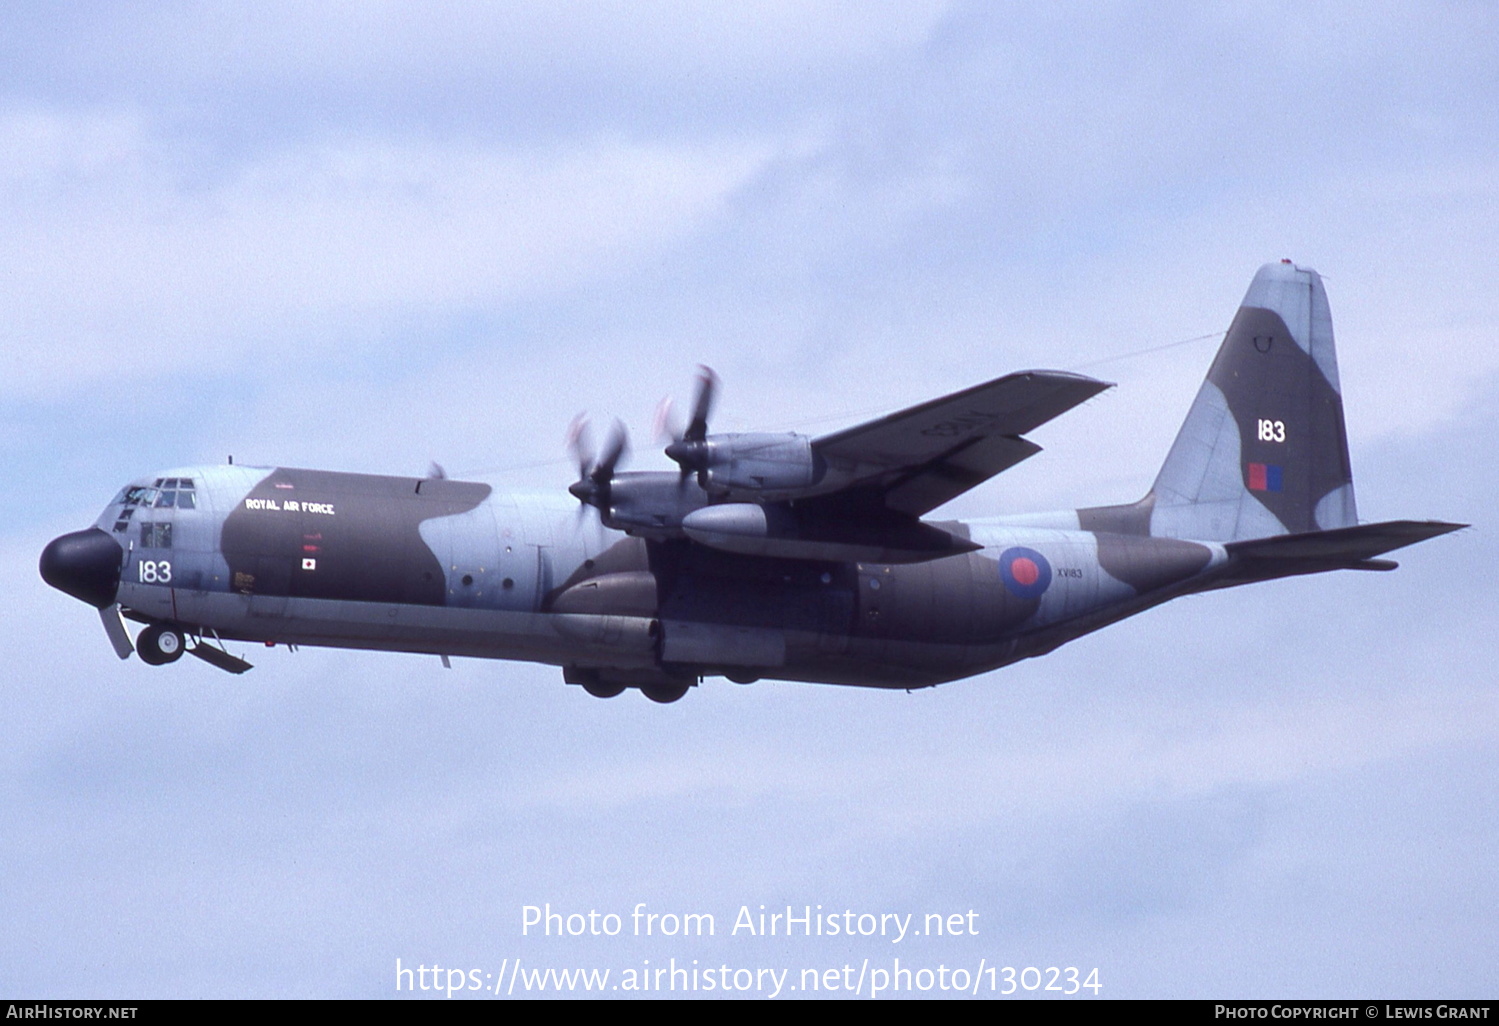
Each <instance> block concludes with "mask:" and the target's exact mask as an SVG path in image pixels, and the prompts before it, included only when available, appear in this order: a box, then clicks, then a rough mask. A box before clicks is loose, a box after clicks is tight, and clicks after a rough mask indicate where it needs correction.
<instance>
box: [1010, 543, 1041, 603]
mask: <svg viewBox="0 0 1499 1026" xmlns="http://www.w3.org/2000/svg"><path fill="white" fill-rule="evenodd" d="M999 576H1000V577H1001V578H1002V579H1003V580H1004V582H1005V587H1006V588H1008V589H1009V591H1010V594H1011V595H1014V596H1015V597H1016V598H1022V599H1038V598H1040V597H1041V596H1042V595H1044V594H1045V593H1046V589H1047V588H1049V587H1051V564H1050V563H1048V562H1047V561H1046V557H1045V556H1043V555H1041V553H1039V552H1037V551H1036V550H1035V549H1027V548H1022V547H1020V546H1018V545H1017V546H1016V547H1015V548H1013V549H1005V550H1004V552H1003V553H1001V555H1000V557H999Z"/></svg>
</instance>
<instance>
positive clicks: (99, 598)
mask: <svg viewBox="0 0 1499 1026" xmlns="http://www.w3.org/2000/svg"><path fill="white" fill-rule="evenodd" d="M124 562H125V551H124V550H123V549H121V548H120V545H119V543H118V542H116V541H115V540H114V539H113V538H111V537H110V536H109V535H107V534H105V533H104V532H103V531H101V530H99V529H98V528H97V527H90V528H89V529H88V530H87V531H74V532H73V533H72V534H65V535H63V536H62V537H60V538H53V539H52V541H51V542H50V543H49V544H48V545H47V547H46V548H45V549H43V550H42V559H41V563H40V565H39V569H40V570H41V572H42V580H44V581H46V582H47V583H48V584H50V585H52V587H54V588H56V589H57V590H58V591H64V592H67V593H68V594H69V595H72V596H73V597H74V598H75V599H80V600H82V601H84V602H87V603H88V604H89V605H91V606H97V607H99V608H100V609H103V608H104V607H105V606H108V605H110V604H111V603H113V602H114V600H115V592H117V591H119V589H120V567H121V565H122V564H123V563H124Z"/></svg>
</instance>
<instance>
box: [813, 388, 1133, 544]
mask: <svg viewBox="0 0 1499 1026" xmlns="http://www.w3.org/2000/svg"><path fill="white" fill-rule="evenodd" d="M1112 387H1113V385H1112V384H1110V383H1109V382H1105V381H1099V380H1097V379H1096V378H1090V377H1087V376H1085V375H1082V374H1071V373H1068V372H1066V371H1046V370H1033V371H1020V372H1019V373H1016V374H1006V375H1005V376H1004V377H1002V378H996V379H995V380H993V381H990V382H988V383H986V384H982V385H975V386H974V387H973V388H968V389H964V390H963V391H961V392H954V393H953V394H952V395H949V396H944V397H942V398H941V399H933V400H931V401H930V402H925V403H921V404H919V405H917V406H912V407H909V408H907V409H904V410H901V411H899V412H897V413H892V414H889V415H888V416H885V417H881V418H879V419H878V420H872V421H869V422H868V423H865V424H860V425H858V426H856V427H851V428H847V429H845V430H843V431H837V432H834V433H833V434H830V435H824V436H823V437H821V438H818V439H815V440H814V441H813V442H812V450H813V452H814V453H816V454H817V456H818V457H819V458H820V460H821V461H823V462H824V463H825V464H826V467H827V470H826V473H825V474H824V475H823V477H822V478H821V480H820V481H818V483H817V484H816V486H814V487H813V488H812V489H809V490H808V492H807V497H808V498H810V497H812V496H816V495H828V494H831V493H834V492H842V491H847V490H850V489H858V490H860V491H862V492H866V493H868V492H874V493H878V494H881V495H882V496H883V498H884V505H885V507H886V508H887V509H889V510H891V511H893V512H896V513H902V514H906V515H908V516H913V517H919V516H921V515H922V514H924V513H926V512H928V511H929V510H932V509H935V508H937V507H938V506H940V505H942V504H943V503H945V502H947V501H948V500H950V499H952V498H953V497H955V496H957V495H961V494H962V493H963V492H966V491H967V490H968V489H970V488H972V487H974V486H975V485H977V484H980V483H981V482H984V481H987V480H988V479H989V478H991V477H993V476H994V475H995V474H998V473H1000V472H1001V471H1004V470H1007V469H1009V468H1010V467H1013V466H1014V465H1015V464H1017V463H1019V462H1020V461H1021V460H1024V459H1026V458H1027V457H1029V456H1032V455H1034V454H1035V453H1037V452H1040V451H1041V447H1040V446H1039V445H1036V444H1035V443H1034V442H1031V441H1029V440H1027V439H1025V438H1022V437H1021V436H1022V435H1024V434H1025V433H1026V432H1027V431H1032V430H1034V429H1035V428H1037V427H1039V426H1040V425H1042V424H1044V423H1046V422H1047V421H1049V420H1051V419H1053V418H1055V417H1058V416H1060V415H1061V414H1063V413H1066V412H1067V411H1068V410H1070V409H1072V408H1073V407H1074V406H1077V405H1078V404H1079V403H1082V402H1085V401H1086V400H1088V399H1091V398H1092V397H1093V396H1095V395H1097V394H1098V393H1100V392H1102V391H1104V390H1105V389H1107V388H1112Z"/></svg>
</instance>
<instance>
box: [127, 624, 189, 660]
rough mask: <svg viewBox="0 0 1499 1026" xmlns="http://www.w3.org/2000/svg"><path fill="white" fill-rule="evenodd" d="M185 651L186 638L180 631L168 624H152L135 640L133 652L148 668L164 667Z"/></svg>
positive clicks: (179, 657)
mask: <svg viewBox="0 0 1499 1026" xmlns="http://www.w3.org/2000/svg"><path fill="white" fill-rule="evenodd" d="M186 650H187V638H186V637H185V636H184V635H183V633H182V631H181V630H180V629H179V628H177V627H173V626H171V625H169V624H160V623H153V624H152V625H151V626H149V627H147V628H146V629H145V630H143V631H141V632H140V635H139V636H138V637H137V638H136V639H135V651H136V653H137V654H138V655H139V656H140V657H141V662H143V663H146V664H148V665H150V666H165V665H166V664H167V663H175V662H176V661H177V660H178V659H181V658H182V653H183V652H185V651H186Z"/></svg>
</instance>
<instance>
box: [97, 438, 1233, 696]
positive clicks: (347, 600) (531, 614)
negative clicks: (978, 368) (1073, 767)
mask: <svg viewBox="0 0 1499 1026" xmlns="http://www.w3.org/2000/svg"><path fill="white" fill-rule="evenodd" d="M189 482H190V483H191V485H192V488H191V489H190V490H191V491H192V492H193V494H194V496H195V498H194V500H193V501H192V503H191V507H192V508H179V504H178V503H176V502H174V503H173V505H172V506H171V507H164V506H157V505H155V504H154V503H153V504H151V505H142V504H140V503H139V502H137V503H136V504H135V505H134V507H133V510H134V511H133V514H132V515H131V516H130V517H128V518H123V517H122V514H123V512H124V510H125V509H126V508H127V507H126V506H125V505H124V504H123V502H116V503H115V504H113V505H111V506H110V507H109V508H107V509H106V510H105V511H104V513H103V514H102V515H101V516H100V518H99V520H98V521H97V523H96V525H95V527H96V528H97V529H99V530H101V531H104V532H107V533H110V534H112V535H113V536H114V537H115V538H116V539H117V540H118V541H119V542H120V543H121V545H122V547H125V548H128V552H127V555H126V558H125V563H124V565H123V567H122V570H121V581H120V587H119V592H118V595H117V601H119V602H120V603H121V604H122V606H124V607H125V609H126V611H127V615H133V616H134V617H136V618H140V619H144V620H147V621H151V622H166V623H175V624H180V625H182V626H184V627H185V628H187V629H188V630H189V631H191V632H192V633H194V634H198V633H204V634H208V633H212V634H217V635H218V636H219V637H221V638H224V639H237V640H244V641H257V642H275V643H286V644H306V645H329V646H338V647H348V648H369V649H385V650H394V651H406V652H425V653H432V654H438V655H460V656H479V657H486V658H501V659H523V660H531V661H536V662H542V663H551V664H554V665H557V666H561V667H565V668H568V669H569V670H570V671H573V673H574V675H577V674H578V673H580V672H581V673H582V674H583V675H584V676H586V675H587V673H588V671H595V672H596V673H601V674H602V675H603V677H604V678H605V679H611V680H612V679H618V680H622V681H630V682H636V681H650V680H652V679H654V678H655V677H656V676H657V675H658V674H669V675H671V676H672V677H675V678H683V677H686V678H696V677H699V676H702V675H708V674H724V675H727V676H730V677H733V678H737V679H752V678H756V677H775V678H783V679H788V680H803V681H822V682H830V683H842V684H862V685H870V686H878V687H919V686H924V685H929V684H935V683H939V682H942V681H946V680H952V679H955V678H959V677H965V676H969V675H971V674H974V673H978V672H981V671H983V670H986V669H991V668H993V667H996V666H1001V665H1003V664H1005V663H1008V662H1011V661H1013V660H1015V659H1019V658H1023V657H1026V656H1029V655H1035V654H1039V653H1040V652H1042V651H1048V650H1050V649H1051V648H1054V647H1055V646H1056V644H1058V643H1060V642H1059V640H1058V639H1057V634H1058V631H1059V630H1063V631H1065V630H1066V627H1067V625H1069V624H1075V625H1077V627H1078V628H1080V631H1079V632H1082V631H1086V630H1091V629H1093V627H1091V626H1088V624H1090V623H1091V622H1092V621H1093V620H1095V619H1097V618H1098V616H1099V614H1100V613H1102V612H1105V611H1107V610H1109V609H1113V608H1122V607H1125V606H1130V605H1132V604H1134V603H1136V602H1138V601H1139V600H1140V599H1141V598H1142V597H1143V596H1146V595H1150V594H1152V593H1156V592H1159V591H1161V590H1162V589H1165V588H1169V587H1170V586H1172V585H1177V584H1179V583H1181V582H1184V581H1187V580H1190V579H1191V578H1193V577H1195V576H1197V575H1199V574H1200V573H1202V572H1203V571H1205V570H1208V569H1210V568H1211V567H1213V566H1215V565H1217V564H1218V563H1221V562H1222V561H1223V559H1224V552H1223V549H1222V547H1221V546H1217V545H1212V544H1198V543H1192V542H1180V541H1176V540H1173V539H1154V538H1145V537H1137V536H1136V537H1131V536H1126V535H1119V534H1113V533H1109V532H1096V531H1080V530H1075V529H1074V530H1070V531H1068V530H1058V529H1055V528H1045V527H1021V526H1013V525H1006V524H1004V523H1003V522H1001V521H992V522H991V521H980V522H974V523H969V524H951V523H950V524H944V525H942V526H943V527H945V528H947V529H948V530H951V531H954V533H957V534H959V535H960V536H963V537H967V538H970V539H971V540H973V541H975V542H977V543H979V544H981V545H983V546H984V549H983V550H982V551H980V552H972V553H965V554H963V555H959V556H951V557H948V558H945V559H937V560H932V561H929V562H924V563H915V564H903V565H879V564H865V563H827V562H804V561H796V560H775V559H760V558H755V557H748V556H740V555H735V554H733V553H726V552H721V551H717V550H714V549H711V548H707V547H705V546H701V545H696V544H694V543H692V542H688V541H685V540H682V541H666V542H647V541H644V540H642V539H638V538H631V537H628V536H625V535H622V534H620V533H618V532H615V531H609V530H605V529H603V528H601V527H599V526H598V523H597V518H595V517H593V516H592V515H588V516H586V517H582V518H580V517H579V515H578V512H577V510H576V508H575V507H574V506H573V505H572V504H570V503H568V502H565V501H559V500H558V499H556V498H554V497H552V496H550V495H528V494H504V493H499V492H495V491H493V490H492V489H491V488H490V486H489V485H485V484H479V483H473V482H465V481H451V480H443V479H418V478H398V477H378V476H372V475H363V474H340V473H331V472H326V471H313V470H293V469H285V468H277V469H274V470H268V469H265V468H253V467H243V466H213V467H191V468H181V469H177V470H172V471H167V472H164V473H163V474H162V475H160V476H159V477H156V478H154V479H152V480H146V481H141V482H137V483H136V485H135V486H134V487H137V488H143V489H147V490H149V491H153V492H155V493H156V494H157V496H158V497H157V499H156V501H157V502H159V501H160V498H159V495H160V493H161V492H162V491H165V490H166V489H164V488H162V487H161V486H162V485H163V484H167V483H179V484H183V483H189ZM187 490H188V489H185V488H184V489H182V491H187ZM129 492H130V489H127V490H126V492H124V493H122V496H121V499H122V500H123V499H124V497H125V495H127V494H129ZM162 524H170V525H171V526H170V529H169V530H168V531H166V532H163V531H162V529H161V526H160V525H162ZM163 541H165V542H166V543H167V544H165V545H163V544H161V543H162V542H163ZM1109 619H1110V620H1111V619H1113V618H1112V617H1110V618H1109ZM1104 622H1108V621H1104ZM1069 635H1070V632H1069Z"/></svg>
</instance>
